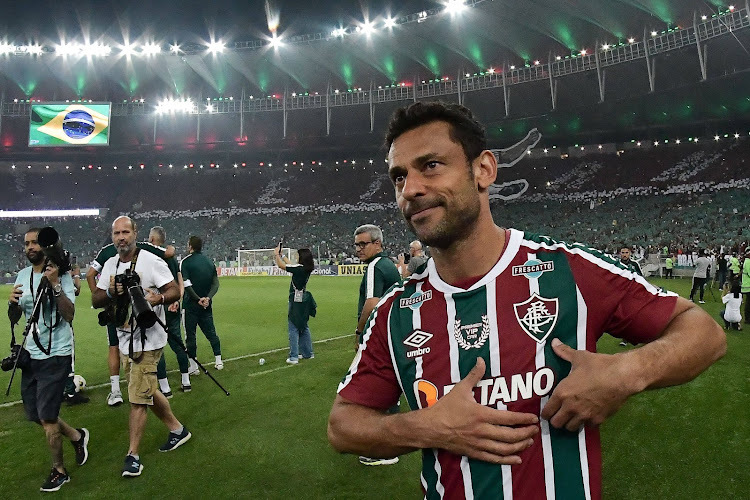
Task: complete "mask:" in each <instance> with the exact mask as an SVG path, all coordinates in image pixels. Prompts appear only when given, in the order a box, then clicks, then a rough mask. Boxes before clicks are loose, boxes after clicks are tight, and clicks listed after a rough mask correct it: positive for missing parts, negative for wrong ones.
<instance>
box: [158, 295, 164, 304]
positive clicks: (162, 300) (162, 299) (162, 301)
mask: <svg viewBox="0 0 750 500" xmlns="http://www.w3.org/2000/svg"><path fill="white" fill-rule="evenodd" d="M159 295H161V302H160V304H162V305H164V294H163V293H160V294H159Z"/></svg>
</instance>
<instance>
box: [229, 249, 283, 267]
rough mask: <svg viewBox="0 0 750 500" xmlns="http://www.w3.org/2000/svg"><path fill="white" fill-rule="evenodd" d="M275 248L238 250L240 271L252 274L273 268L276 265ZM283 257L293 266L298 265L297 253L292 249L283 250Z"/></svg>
mask: <svg viewBox="0 0 750 500" xmlns="http://www.w3.org/2000/svg"><path fill="white" fill-rule="evenodd" d="M275 250H276V249H275V248H253V249H250V250H244V249H238V250H237V265H238V267H239V268H240V269H239V271H247V272H252V270H256V269H257V270H262V269H263V268H266V269H268V268H273V267H274V266H275V265H276V263H275V261H274V258H273V254H274V251H275ZM281 255H282V256H284V257H286V258H287V259H289V260H290V261H291V262H292V263H293V264H296V263H297V252H292V249H291V248H282V249H281Z"/></svg>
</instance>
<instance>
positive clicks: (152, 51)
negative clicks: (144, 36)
mask: <svg viewBox="0 0 750 500" xmlns="http://www.w3.org/2000/svg"><path fill="white" fill-rule="evenodd" d="M160 52H161V47H160V46H159V45H158V44H156V43H147V44H145V45H144V46H143V47H141V53H143V55H145V56H153V55H156V54H159V53H160Z"/></svg>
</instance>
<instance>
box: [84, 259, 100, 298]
mask: <svg viewBox="0 0 750 500" xmlns="http://www.w3.org/2000/svg"><path fill="white" fill-rule="evenodd" d="M97 274H98V272H97V270H96V269H94V266H89V268H88V270H87V271H86V283H88V284H89V290H91V293H92V295H93V293H94V292H95V291H96V275H97Z"/></svg>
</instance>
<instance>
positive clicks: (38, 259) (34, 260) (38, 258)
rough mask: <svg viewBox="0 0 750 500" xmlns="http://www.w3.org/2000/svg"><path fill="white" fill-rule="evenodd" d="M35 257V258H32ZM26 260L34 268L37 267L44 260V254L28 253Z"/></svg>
mask: <svg viewBox="0 0 750 500" xmlns="http://www.w3.org/2000/svg"><path fill="white" fill-rule="evenodd" d="M32 256H33V257H32ZM26 258H27V259H28V260H29V262H31V265H32V266H37V265H39V264H41V263H42V261H43V260H44V254H43V253H42V252H36V251H34V252H26Z"/></svg>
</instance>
